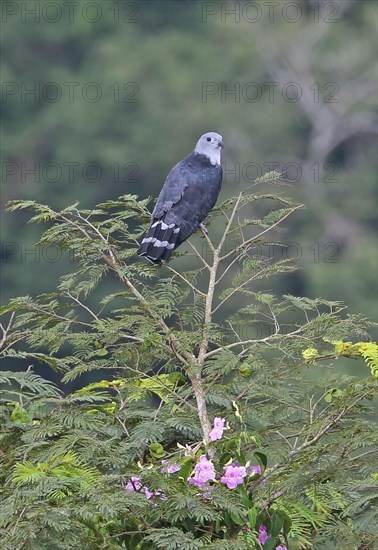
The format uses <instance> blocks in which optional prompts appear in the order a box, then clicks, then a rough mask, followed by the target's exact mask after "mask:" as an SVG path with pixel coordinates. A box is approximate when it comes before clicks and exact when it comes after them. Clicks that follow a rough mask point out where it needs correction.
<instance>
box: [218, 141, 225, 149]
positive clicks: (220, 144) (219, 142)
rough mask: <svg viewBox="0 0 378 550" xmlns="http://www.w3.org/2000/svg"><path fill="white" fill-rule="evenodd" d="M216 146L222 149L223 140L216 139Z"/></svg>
mask: <svg viewBox="0 0 378 550" xmlns="http://www.w3.org/2000/svg"><path fill="white" fill-rule="evenodd" d="M218 147H221V148H222V149H223V147H224V143H223V140H220V141H218Z"/></svg>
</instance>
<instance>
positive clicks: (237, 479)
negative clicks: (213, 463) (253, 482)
mask: <svg viewBox="0 0 378 550" xmlns="http://www.w3.org/2000/svg"><path fill="white" fill-rule="evenodd" d="M224 470H225V472H224V476H223V477H221V480H220V481H221V483H224V485H227V487H228V488H229V489H235V487H237V486H238V485H241V484H242V483H243V478H245V476H246V475H247V470H246V469H245V467H244V466H226V467H225V468H224Z"/></svg>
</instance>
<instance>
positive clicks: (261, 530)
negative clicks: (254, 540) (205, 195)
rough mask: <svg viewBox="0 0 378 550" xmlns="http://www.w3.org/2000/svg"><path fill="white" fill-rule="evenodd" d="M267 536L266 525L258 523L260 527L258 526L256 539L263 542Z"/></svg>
mask: <svg viewBox="0 0 378 550" xmlns="http://www.w3.org/2000/svg"><path fill="white" fill-rule="evenodd" d="M267 538H268V532H267V530H266V527H265V525H262V524H261V525H260V528H259V538H258V541H259V543H260V544H264V542H265V541H266V539H267Z"/></svg>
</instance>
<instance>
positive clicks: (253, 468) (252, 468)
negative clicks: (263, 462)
mask: <svg viewBox="0 0 378 550" xmlns="http://www.w3.org/2000/svg"><path fill="white" fill-rule="evenodd" d="M251 474H258V475H259V476H261V474H262V472H261V466H250V468H249V475H251Z"/></svg>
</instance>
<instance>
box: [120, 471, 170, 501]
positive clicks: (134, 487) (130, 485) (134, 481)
mask: <svg viewBox="0 0 378 550" xmlns="http://www.w3.org/2000/svg"><path fill="white" fill-rule="evenodd" d="M124 487H125V489H126V490H127V491H138V492H139V491H140V492H141V493H144V495H145V497H146V498H147V499H148V500H150V499H151V498H152V497H160V498H161V499H162V500H166V499H167V496H166V495H165V494H164V493H162V492H161V491H160V490H159V491H156V492H155V493H154V492H153V491H150V490H149V488H148V487H146V486H144V487H142V484H141V482H140V477H138V476H132V477H131V478H130V481H128V482H127V483H126V484H125V485H124Z"/></svg>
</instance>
